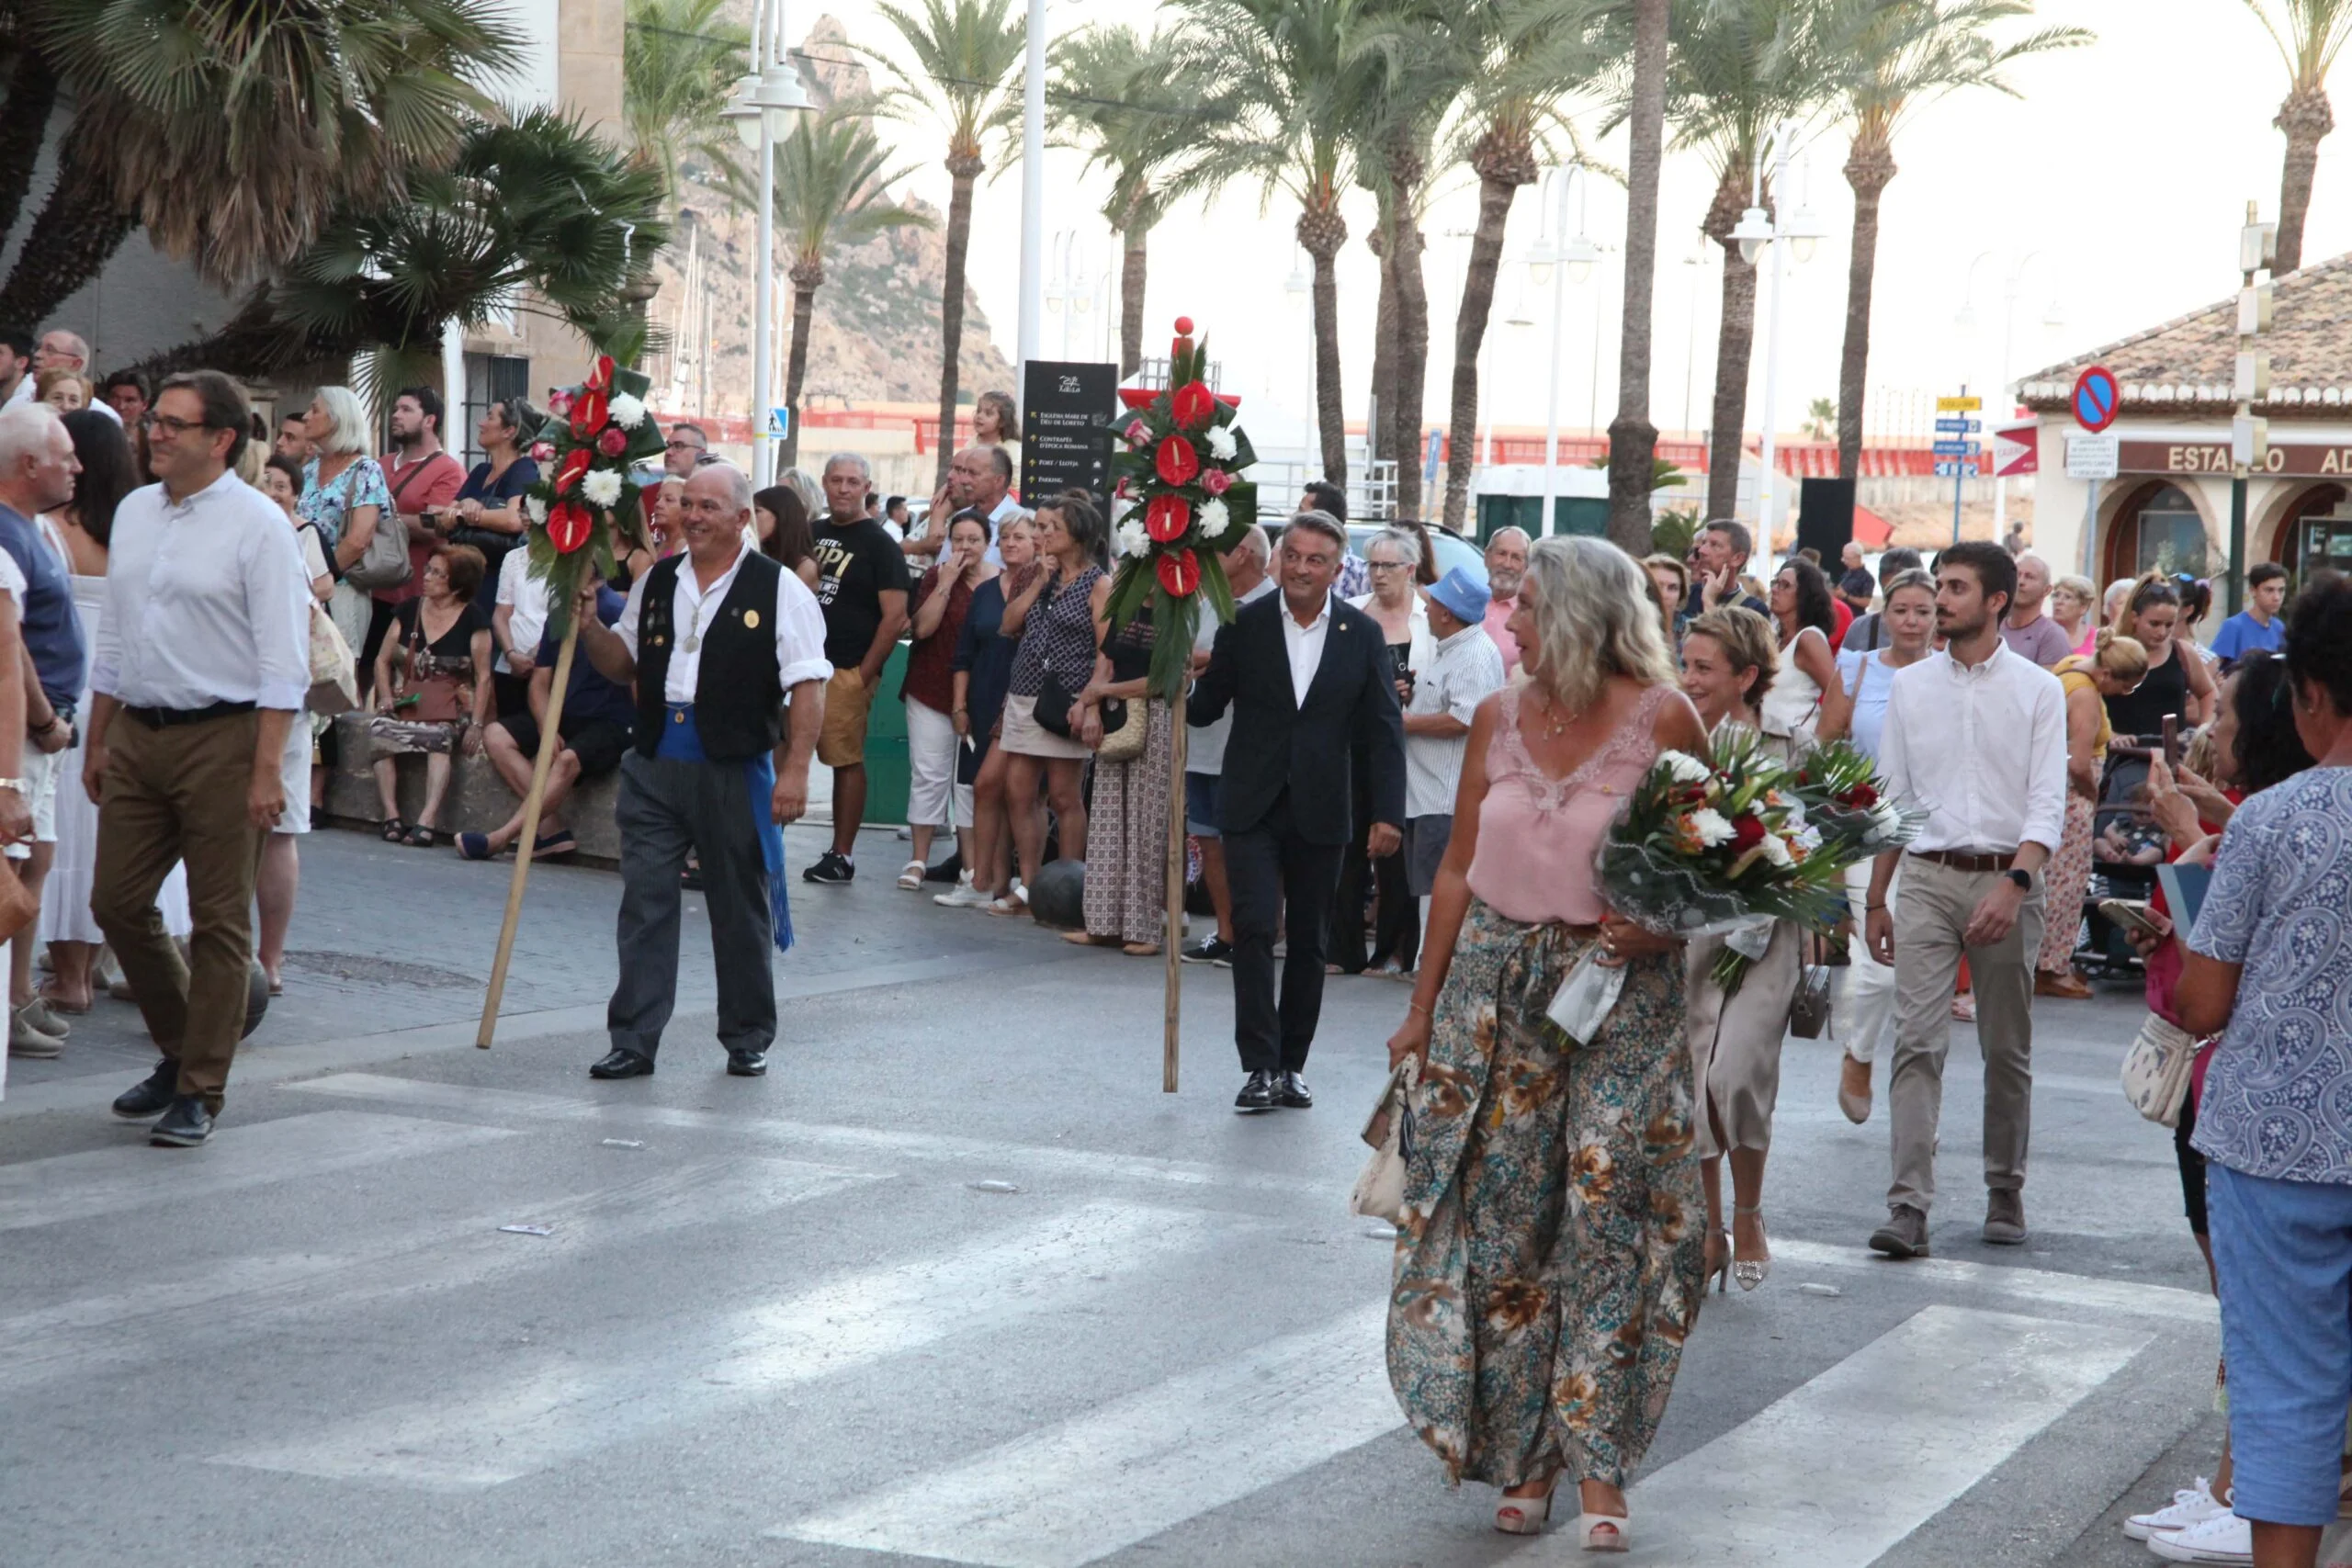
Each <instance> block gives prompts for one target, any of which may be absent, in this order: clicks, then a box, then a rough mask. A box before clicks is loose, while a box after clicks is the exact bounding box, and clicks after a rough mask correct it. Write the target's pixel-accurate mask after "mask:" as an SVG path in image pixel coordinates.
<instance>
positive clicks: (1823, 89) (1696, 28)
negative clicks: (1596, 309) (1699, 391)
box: [1667, 0, 1844, 517]
mask: <svg viewBox="0 0 2352 1568" xmlns="http://www.w3.org/2000/svg"><path fill="white" fill-rule="evenodd" d="M1672 25H1673V30H1674V40H1675V44H1676V49H1675V51H1674V56H1673V59H1672V61H1671V62H1670V63H1669V65H1668V69H1667V99H1668V112H1669V113H1671V114H1672V115H1673V116H1674V118H1676V120H1677V121H1678V122H1679V124H1680V126H1681V134H1680V136H1679V139H1678V140H1679V144H1680V145H1683V146H1686V147H1688V146H1696V147H1700V148H1703V149H1704V150H1705V151H1706V152H1707V154H1708V157H1709V159H1710V160H1711V161H1712V163H1713V165H1714V173H1715V196H1714V200H1713V203H1711V204H1710V205H1709V207H1708V209H1707V217H1706V221H1705V223H1704V224H1703V228H1704V230H1705V232H1706V233H1707V235H1708V237H1709V238H1711V239H1713V241H1714V242H1715V243H1717V244H1719V245H1721V246H1723V248H1724V283H1723V322H1722V326H1721V327H1720V328H1719V330H1718V332H1717V334H1716V340H1715V397H1714V408H1713V415H1712V420H1713V432H1714V434H1713V440H1712V441H1711V442H1710V443H1709V445H1708V450H1707V510H1706V515H1707V516H1709V517H1729V516H1731V515H1732V513H1733V512H1734V510H1735V509H1736V507H1737V505H1738V501H1739V463H1740V453H1741V451H1742V449H1743V447H1744V446H1745V444H1746V434H1747V373H1748V362H1749V359H1750V357H1751V355H1752V353H1753V350H1754V348H1755V341H1756V267H1755V265H1754V264H1752V263H1750V262H1749V261H1747V259H1746V258H1745V257H1743V256H1742V255H1741V254H1740V249H1739V243H1738V242H1737V241H1736V240H1734V239H1733V238H1732V237H1731V231H1732V229H1733V226H1734V225H1736V223H1737V222H1738V221H1739V217H1740V214H1741V213H1742V212H1744V211H1745V210H1746V209H1747V205H1748V197H1749V194H1750V190H1749V187H1750V181H1751V177H1752V175H1753V174H1754V171H1755V168H1756V160H1757V157H1758V152H1759V151H1760V150H1761V149H1762V147H1763V144H1764V142H1765V140H1766V139H1767V138H1768V137H1769V136H1770V135H1771V133H1772V131H1773V130H1774V128H1775V127H1777V126H1779V125H1780V124H1781V123H1782V122H1783V121H1787V120H1795V121H1798V122H1800V123H1802V122H1804V121H1806V120H1809V119H1811V118H1814V117H1815V116H1816V115H1818V114H1819V113H1820V111H1821V109H1822V108H1823V107H1824V106H1825V105H1826V103H1827V102H1828V101H1829V99H1830V98H1831V97H1832V96H1835V95H1836V93H1837V92H1838V90H1839V88H1840V87H1841V86H1842V85H1844V83H1843V79H1842V77H1841V74H1840V73H1841V70H1842V69H1843V64H1842V61H1841V58H1840V56H1839V55H1838V51H1837V48H1836V37H1837V35H1836V29H1835V28H1834V27H1833V25H1832V19H1831V17H1830V16H1829V14H1828V10H1827V8H1826V6H1823V5H1822V4H1821V3H1820V0H1676V4H1675V7H1674V16H1673V19H1672ZM1771 203H1772V192H1771V190H1770V186H1769V184H1768V185H1767V186H1766V187H1765V191H1764V205H1765V207H1766V208H1767V209H1768V210H1769V209H1770V206H1771ZM1765 417H1766V418H1767V419H1769V418H1770V417H1771V411H1770V410H1767V411H1765Z"/></svg>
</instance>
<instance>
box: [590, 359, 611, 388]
mask: <svg viewBox="0 0 2352 1568" xmlns="http://www.w3.org/2000/svg"><path fill="white" fill-rule="evenodd" d="M612 385H613V356H612V355H609V354H600V355H597V356H596V363H595V365H594V367H592V368H591V369H590V370H589V372H588V389H589V390H590V391H592V392H603V391H608V390H610V389H611V388H612Z"/></svg>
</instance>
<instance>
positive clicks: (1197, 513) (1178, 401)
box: [1110, 316, 1258, 702]
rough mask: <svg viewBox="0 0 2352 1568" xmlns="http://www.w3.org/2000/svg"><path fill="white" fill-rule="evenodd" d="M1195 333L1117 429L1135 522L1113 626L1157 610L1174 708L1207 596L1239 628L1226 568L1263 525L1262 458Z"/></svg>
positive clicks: (1166, 689)
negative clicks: (1228, 557)
mask: <svg viewBox="0 0 2352 1568" xmlns="http://www.w3.org/2000/svg"><path fill="white" fill-rule="evenodd" d="M1192 332H1193V321H1192V318H1191V317H1189V316H1179V317H1177V318H1176V341H1175V344H1174V346H1173V348H1172V350H1171V351H1170V355H1169V361H1168V388H1167V389H1166V390H1164V391H1159V392H1150V391H1143V390H1137V389H1126V390H1123V391H1121V393H1120V394H1119V395H1120V397H1121V398H1122V399H1123V400H1125V402H1126V403H1127V405H1128V411H1129V412H1127V413H1125V415H1123V416H1121V423H1117V424H1114V426H1113V427H1112V429H1113V434H1114V436H1115V438H1116V441H1117V444H1118V448H1119V449H1118V450H1117V451H1116V452H1115V454H1114V456H1113V457H1112V460H1111V471H1112V472H1113V473H1114V474H1115V475H1116V476H1117V477H1118V488H1117V493H1118V496H1119V498H1120V499H1121V500H1122V501H1124V502H1126V503H1127V512H1126V515H1125V518H1124V519H1123V520H1122V521H1121V522H1120V524H1119V525H1118V529H1117V535H1118V544H1119V555H1120V557H1121V559H1120V562H1119V574H1118V577H1117V578H1116V579H1115V580H1114V583H1113V585H1112V589H1111V605H1110V615H1111V624H1112V625H1113V626H1123V625H1125V623H1126V622H1128V621H1130V620H1132V619H1134V618H1135V616H1136V614H1137V613H1138V612H1140V611H1141V610H1142V609H1143V608H1144V606H1145V605H1147V604H1148V605H1149V606H1150V607H1151V613H1152V625H1153V626H1154V627H1155V628H1157V630H1156V635H1155V636H1154V637H1153V639H1152V647H1151V689H1152V692H1153V694H1155V695H1157V696H1159V697H1160V698H1161V699H1163V700H1165V701H1170V702H1172V701H1174V700H1175V697H1176V694H1178V693H1179V692H1181V691H1182V690H1183V688H1184V681H1185V676H1186V673H1187V671H1188V669H1189V667H1190V663H1191V659H1192V652H1193V635H1194V633H1195V632H1196V631H1197V630H1198V629H1199V626H1200V599H1201V596H1202V595H1203V594H1205V595H1207V597H1208V601H1209V604H1211V605H1212V606H1214V607H1215V609H1216V613H1217V614H1218V615H1221V616H1224V617H1225V618H1227V619H1228V620H1229V619H1231V618H1232V615H1233V590H1232V588H1231V587H1230V586H1229V585H1228V584H1227V582H1226V580H1225V565H1224V562H1223V561H1222V560H1220V559H1219V557H1221V556H1222V555H1223V554H1224V553H1225V552H1226V551H1227V550H1228V549H1230V548H1232V547H1233V545H1234V543H1235V541H1237V540H1238V539H1239V538H1240V537H1241V535H1242V532H1243V531H1244V530H1245V529H1247V528H1248V527H1249V526H1250V525H1251V524H1253V523H1255V522H1256V521H1257V520H1258V487H1257V486H1256V485H1254V484H1251V483H1250V482H1249V481H1248V480H1246V479H1242V478H1241V477H1240V476H1241V474H1242V473H1243V471H1244V470H1246V469H1247V468H1250V465H1251V464H1253V463H1255V462H1256V461H1257V460H1258V454H1257V453H1256V452H1255V451H1253V450H1252V449H1251V448H1250V437H1249V436H1247V435H1245V434H1242V431H1241V426H1240V425H1239V424H1238V423H1236V416H1235V412H1234V405H1235V402H1236V400H1235V399H1232V398H1228V397H1219V396H1218V395H1217V394H1216V393H1214V392H1212V391H1210V390H1209V389H1208V384H1207V382H1205V381H1204V380H1203V379H1202V377H1203V376H1204V374H1205V372H1206V371H1207V368H1208V347H1207V343H1206V340H1203V342H1202V343H1201V344H1198V345H1195V344H1194V343H1193V337H1192Z"/></svg>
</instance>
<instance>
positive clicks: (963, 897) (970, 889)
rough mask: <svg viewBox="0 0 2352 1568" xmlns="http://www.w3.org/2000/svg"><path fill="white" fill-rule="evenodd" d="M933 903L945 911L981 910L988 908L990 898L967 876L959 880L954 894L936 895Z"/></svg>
mask: <svg viewBox="0 0 2352 1568" xmlns="http://www.w3.org/2000/svg"><path fill="white" fill-rule="evenodd" d="M931 901H932V902H933V903H934V904H936V905H938V906H939V907H940V908H943V909H980V908H987V907H988V903H989V896H988V895H987V894H985V893H983V892H981V891H980V890H979V889H978V888H977V887H975V886H972V879H971V877H970V876H968V875H967V876H963V877H960V878H958V879H957V881H956V890H955V891H954V892H953V893H934V894H933V895H932V896H931Z"/></svg>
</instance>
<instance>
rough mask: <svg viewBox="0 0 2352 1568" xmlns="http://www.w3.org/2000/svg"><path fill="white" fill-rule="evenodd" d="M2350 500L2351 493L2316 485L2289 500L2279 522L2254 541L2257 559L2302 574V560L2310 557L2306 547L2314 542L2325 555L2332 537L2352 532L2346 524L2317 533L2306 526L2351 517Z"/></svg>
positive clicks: (2280, 510)
mask: <svg viewBox="0 0 2352 1568" xmlns="http://www.w3.org/2000/svg"><path fill="white" fill-rule="evenodd" d="M2347 496H2352V491H2346V489H2345V487H2344V486H2342V485H2336V484H2317V485H2312V487H2311V488H2310V489H2308V490H2304V491H2299V492H2297V493H2296V494H2294V495H2291V496H2290V497H2288V498H2287V501H2286V503H2285V504H2284V505H2283V506H2281V507H2280V508H2279V509H2278V520H2277V522H2276V523H2275V524H2274V525H2272V526H2271V527H2270V528H2268V529H2267V530H2264V531H2260V532H2258V533H2257V534H2256V537H2255V538H2254V539H2253V541H2252V547H2253V550H2254V558H2255V559H2256V560H2272V561H2277V562H2278V564H2279V565H2281V566H2283V567H2285V568H2286V569H2287V570H2290V571H2297V570H2301V560H2302V558H2303V556H2304V555H2305V554H2306V553H2308V551H2307V548H2306V546H2307V544H2309V543H2310V542H2312V540H2314V539H2315V540H2316V542H2317V544H2318V545H2319V547H2320V550H2321V552H2322V553H2324V550H2325V548H2326V546H2327V543H2328V541H2329V537H2330V536H2332V535H2333V534H2335V533H2347V532H2352V525H2346V524H2338V525H2335V526H2334V527H2332V528H2320V529H2316V530H2315V529H2312V528H2311V527H2307V526H2306V525H2307V524H2310V523H2312V522H2314V521H2316V520H2318V519H2321V518H2328V519H2334V518H2337V517H2352V502H2347V499H2346V498H2347ZM2339 570H2340V569H2339Z"/></svg>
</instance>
